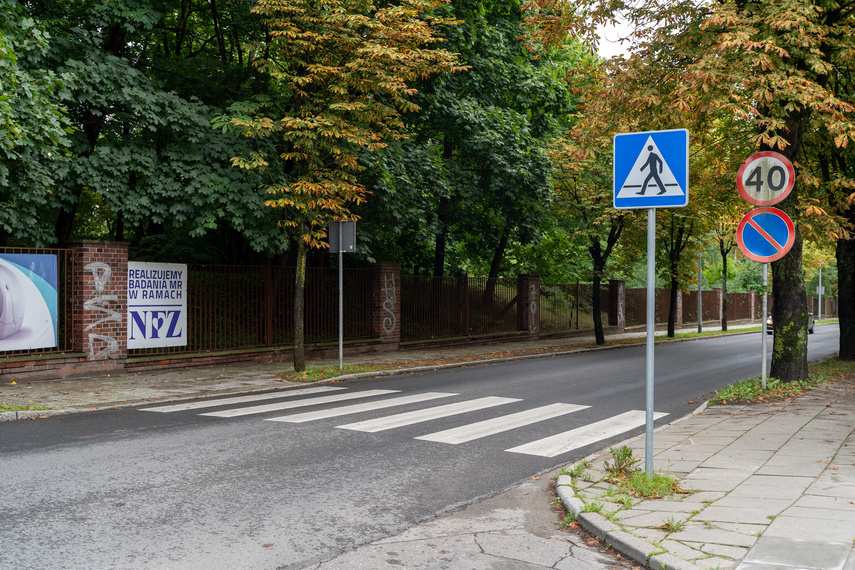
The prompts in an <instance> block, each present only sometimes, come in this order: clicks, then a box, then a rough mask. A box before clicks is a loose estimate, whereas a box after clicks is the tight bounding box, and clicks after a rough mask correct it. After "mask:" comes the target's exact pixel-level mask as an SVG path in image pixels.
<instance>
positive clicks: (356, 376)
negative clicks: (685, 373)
mask: <svg viewBox="0 0 855 570" xmlns="http://www.w3.org/2000/svg"><path fill="white" fill-rule="evenodd" d="M753 332H756V331H752V332H739V330H738V329H737V330H735V331H733V332H732V333H731V332H730V331H728V336H729V335H741V334H752V333H753ZM704 338H705V337H693V338H680V339H671V340H660V341H658V343H660V344H671V343H677V342H691V341H695V340H703V339H704ZM643 344H644V339H643V338H641V339H639V342H635V343H627V344H616V345H612V346H594V347H586V348H577V349H571V350H560V351H555V352H543V353H539V354H520V355H517V356H503V357H498V358H486V359H481V360H468V361H465V362H451V363H447V364H432V365H428V366H416V367H411V368H395V369H389V370H377V371H374V372H356V373H353V374H343V375H341V376H336V377H335V378H327V379H325V380H319V381H318V382H312V384H324V383H328V382H333V381H336V382H339V381H341V380H360V379H363V378H378V377H383V378H385V377H389V376H394V375H396V374H414V373H417V372H427V371H430V370H445V369H449V368H462V367H465V366H470V365H471V366H477V365H480V364H495V363H500V362H516V361H520V360H533V359H536V358H553V357H557V356H569V355H572V354H584V353H587V352H599V351H603V350H616V349H621V348H630V347H636V346H638V345H643ZM302 385H304V384H303V383H292V386H288V387H293V386H302ZM273 389H276V387H275V386H271V387H269V388H255V389H233V390H223V391H220V392H216V391H211V392H206V393H197V394H193V395H183V396H176V397H172V398H169V401H175V402H180V401H184V400H195V399H199V398H214V397H219V396H224V395H228V394H235V393H254V392H264V391H267V390H273ZM161 401H162V400H159V399H157V400H154V399H148V400H135V401H132V402H102V403H99V404H92V405H85V406H80V407H75V408H66V409H61V410H26V411H21V412H0V422H8V421H16V420H29V419H36V418H43V417H49V416H56V415H65V414H73V413H82V412H91V411H98V410H101V409H105V408H131V407H136V406H147V405H150V404H153V403H159V402H161ZM700 411H701V410H698V411H696V412H695V413H696V414H697V413H700Z"/></svg>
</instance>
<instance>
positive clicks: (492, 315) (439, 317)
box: [401, 275, 517, 341]
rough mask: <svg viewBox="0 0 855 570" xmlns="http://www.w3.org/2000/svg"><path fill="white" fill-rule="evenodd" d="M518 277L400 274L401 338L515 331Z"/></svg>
mask: <svg viewBox="0 0 855 570" xmlns="http://www.w3.org/2000/svg"><path fill="white" fill-rule="evenodd" d="M516 301H517V280H516V279H488V278H483V277H467V276H462V277H420V276H406V275H403V276H401V340H402V341H411V340H426V339H432V338H452V337H458V336H468V335H483V334H490V333H501V332H513V331H515V330H517V313H516Z"/></svg>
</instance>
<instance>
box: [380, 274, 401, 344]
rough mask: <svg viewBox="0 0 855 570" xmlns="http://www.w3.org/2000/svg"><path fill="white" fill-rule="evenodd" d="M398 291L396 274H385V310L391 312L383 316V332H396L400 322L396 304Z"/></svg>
mask: <svg viewBox="0 0 855 570" xmlns="http://www.w3.org/2000/svg"><path fill="white" fill-rule="evenodd" d="M397 298H398V291H397V288H396V284H395V276H394V275H391V276H390V275H384V276H383V310H384V311H386V312H387V313H389V316H388V317H384V318H383V332H385V333H386V334H392V333H393V332H395V327H396V326H397V324H398V317H397V315H395V306H396V305H397V302H398V301H397Z"/></svg>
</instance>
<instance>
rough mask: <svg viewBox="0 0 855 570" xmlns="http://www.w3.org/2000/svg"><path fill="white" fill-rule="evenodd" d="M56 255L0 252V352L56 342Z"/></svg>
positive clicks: (47, 345) (38, 346) (49, 346)
mask: <svg viewBox="0 0 855 570" xmlns="http://www.w3.org/2000/svg"><path fill="white" fill-rule="evenodd" d="M58 285H59V270H58V264H57V258H56V255H50V254H23V253H14V254H12V253H3V254H0V351H6V350H32V349H36V348H53V347H56V346H57V345H58V340H59V339H58V336H57V333H58V331H59V294H58V290H59V286H58Z"/></svg>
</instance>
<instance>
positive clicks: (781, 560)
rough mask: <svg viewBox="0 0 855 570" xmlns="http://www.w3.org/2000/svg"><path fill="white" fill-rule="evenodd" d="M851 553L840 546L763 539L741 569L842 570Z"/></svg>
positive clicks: (848, 545) (796, 540)
mask: <svg viewBox="0 0 855 570" xmlns="http://www.w3.org/2000/svg"><path fill="white" fill-rule="evenodd" d="M850 550H851V544H846V543H841V542H833V541H822V540H809V539H801V538H783V537H777V536H763V537H762V538H761V539H760V540H758V541H757V545H756V546H755V547H754V548H752V549H751V551H750V552H749V553H748V555H747V556H746V557H745V559H744V564H742V565H740V566H739V567H738V568H739V569H740V570H749V568H781V567H785V568H801V569H803V570H813V569H816V570H819V569H825V570H833V569H842V568H843V565H844V564H845V563H846V559H847V557H848V556H849V552H850Z"/></svg>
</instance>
